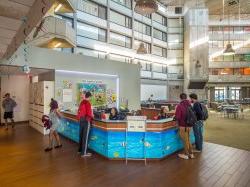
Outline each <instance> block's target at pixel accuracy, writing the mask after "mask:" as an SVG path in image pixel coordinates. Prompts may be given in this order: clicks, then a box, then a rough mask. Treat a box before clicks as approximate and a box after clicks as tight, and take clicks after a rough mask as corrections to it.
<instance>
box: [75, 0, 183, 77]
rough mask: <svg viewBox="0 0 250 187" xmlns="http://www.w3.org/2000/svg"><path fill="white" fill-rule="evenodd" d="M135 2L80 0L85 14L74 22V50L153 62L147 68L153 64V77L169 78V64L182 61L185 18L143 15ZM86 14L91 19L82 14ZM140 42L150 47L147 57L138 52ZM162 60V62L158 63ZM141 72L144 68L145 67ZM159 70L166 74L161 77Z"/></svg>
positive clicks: (98, 56) (158, 14) (110, 57)
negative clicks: (133, 5) (75, 35)
mask: <svg viewBox="0 0 250 187" xmlns="http://www.w3.org/2000/svg"><path fill="white" fill-rule="evenodd" d="M132 2H133V1H132V0H105V1H101V0H80V1H78V11H80V12H83V14H81V13H79V14H76V18H75V22H74V23H75V27H76V29H77V45H78V47H77V49H76V50H75V52H76V53H80V54H83V55H88V56H93V57H96V58H107V59H111V60H116V61H120V62H126V63H135V64H136V63H140V64H150V65H147V67H148V66H150V67H151V68H150V72H151V75H152V76H151V77H152V78H159V77H160V78H161V79H166V77H168V76H166V74H167V73H168V69H167V68H166V64H168V63H170V64H171V65H174V64H177V65H178V66H180V65H182V64H183V18H181V17H178V18H177V17H171V18H168V17H167V16H164V15H163V14H160V13H154V14H152V15H147V16H144V18H143V17H142V16H141V15H140V14H137V13H135V12H134V10H133V9H132ZM116 3H117V4H119V5H122V6H119V5H117V4H116ZM123 6H124V7H123ZM122 9H123V10H122ZM128 9H131V10H128ZM166 11H167V9H166ZM86 13H87V14H90V15H92V16H88V15H86ZM84 15H86V17H88V18H90V19H86V17H81V16H84ZM77 16H79V17H77ZM93 16H95V17H97V19H95V18H94V17H93ZM91 18H93V20H91ZM98 18H101V19H98ZM97 20H98V22H97ZM123 28H124V29H123ZM141 42H143V43H144V44H145V47H146V48H147V52H148V54H147V57H146V58H145V56H140V55H137V54H136V50H137V49H138V48H139V45H140V43H141ZM122 48H124V49H122ZM145 59H147V60H145ZM160 63H162V64H163V65H159V64H160ZM154 64H157V65H156V66H154ZM164 64H165V65H164ZM161 66H162V67H161ZM142 67H143V65H142ZM142 71H145V70H143V68H142ZM147 71H148V68H147ZM159 73H160V74H162V75H163V76H162V75H160V76H159ZM156 75H157V76H158V77H157V76H156ZM180 77H182V76H180Z"/></svg>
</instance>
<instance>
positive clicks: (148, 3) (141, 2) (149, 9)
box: [135, 0, 158, 15]
mask: <svg viewBox="0 0 250 187" xmlns="http://www.w3.org/2000/svg"><path fill="white" fill-rule="evenodd" d="M157 10H158V4H157V3H156V1H155V0H137V1H136V4H135V12H137V13H139V14H141V15H147V14H152V13H155V12H156V11H157Z"/></svg>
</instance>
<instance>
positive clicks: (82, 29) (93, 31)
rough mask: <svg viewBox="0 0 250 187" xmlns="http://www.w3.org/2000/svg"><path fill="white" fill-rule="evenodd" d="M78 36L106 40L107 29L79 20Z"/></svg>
mask: <svg viewBox="0 0 250 187" xmlns="http://www.w3.org/2000/svg"><path fill="white" fill-rule="evenodd" d="M77 37H86V38H91V39H94V40H98V41H102V42H106V41H107V31H106V30H105V29H101V28H98V27H95V26H91V25H88V24H85V23H81V22H78V24H77Z"/></svg>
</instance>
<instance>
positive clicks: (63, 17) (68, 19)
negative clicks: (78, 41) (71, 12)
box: [62, 16, 74, 28]
mask: <svg viewBox="0 0 250 187" xmlns="http://www.w3.org/2000/svg"><path fill="white" fill-rule="evenodd" d="M62 19H64V20H65V21H66V23H67V24H69V25H70V26H71V27H72V28H74V21H73V19H72V18H68V17H66V16H62Z"/></svg>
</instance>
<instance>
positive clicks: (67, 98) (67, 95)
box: [63, 89, 73, 103]
mask: <svg viewBox="0 0 250 187" xmlns="http://www.w3.org/2000/svg"><path fill="white" fill-rule="evenodd" d="M72 99H73V92H72V89H63V102H64V103H68V102H72Z"/></svg>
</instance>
